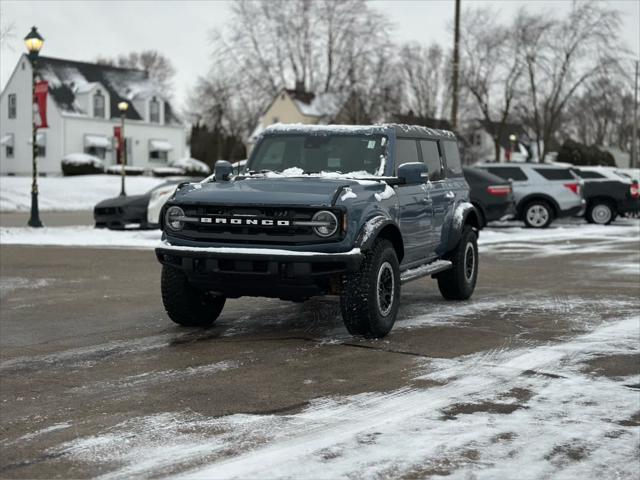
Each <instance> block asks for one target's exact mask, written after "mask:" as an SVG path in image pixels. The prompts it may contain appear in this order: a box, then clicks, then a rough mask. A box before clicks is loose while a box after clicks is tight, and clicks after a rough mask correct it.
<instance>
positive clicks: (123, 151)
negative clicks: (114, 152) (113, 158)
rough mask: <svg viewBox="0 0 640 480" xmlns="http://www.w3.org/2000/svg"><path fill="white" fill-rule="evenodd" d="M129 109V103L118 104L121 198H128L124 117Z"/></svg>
mask: <svg viewBox="0 0 640 480" xmlns="http://www.w3.org/2000/svg"><path fill="white" fill-rule="evenodd" d="M128 108H129V104H128V103H127V102H120V103H119V104H118V110H120V120H121V123H120V142H121V143H120V148H121V150H120V164H121V167H122V168H121V170H120V174H121V175H120V178H121V180H122V183H121V186H120V196H122V197H126V196H127V194H126V193H125V191H124V179H125V177H126V175H127V172H126V169H125V166H126V165H127V142H126V140H125V139H126V137H125V136H124V117H125V116H126V115H127V109H128Z"/></svg>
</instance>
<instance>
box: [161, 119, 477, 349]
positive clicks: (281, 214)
mask: <svg viewBox="0 0 640 480" xmlns="http://www.w3.org/2000/svg"><path fill="white" fill-rule="evenodd" d="M161 219H162V228H163V242H164V244H163V246H162V247H160V248H157V249H156V255H157V257H158V260H159V261H160V262H161V263H162V281H161V288H162V300H163V303H164V307H165V309H166V311H167V313H168V315H169V317H170V318H171V320H173V321H174V322H176V323H178V324H180V325H186V326H209V325H211V324H212V323H213V322H214V321H215V320H216V318H217V317H218V316H219V315H220V313H221V311H222V309H223V307H224V304H225V300H226V299H227V298H237V297H241V296H265V297H274V298H280V299H284V300H292V301H304V300H306V299H308V298H309V297H312V296H315V295H339V296H340V305H341V311H342V317H343V319H344V323H345V325H346V327H347V329H348V331H349V332H350V333H351V334H353V335H364V336H367V337H384V336H385V335H386V334H387V333H389V331H390V330H391V328H392V327H393V324H394V322H395V319H396V315H397V313H398V307H399V301H400V286H401V284H402V283H404V282H408V281H410V280H415V279H417V278H420V277H424V276H427V275H431V276H432V277H433V278H435V279H437V281H438V287H439V289H440V292H441V293H442V295H443V296H444V298H446V299H451V300H465V299H467V298H469V297H470V296H471V294H472V293H473V290H474V288H475V284H476V279H477V276H478V247H477V236H478V227H479V221H478V220H479V218H478V215H477V213H476V211H475V210H474V207H473V206H472V205H471V204H470V203H469V187H468V185H467V183H466V182H465V179H464V177H463V174H462V168H461V165H460V155H459V152H458V146H457V142H456V138H455V136H454V135H453V133H451V132H448V131H443V130H433V129H428V128H424V127H417V126H408V125H395V124H393V125H392V124H385V125H375V126H346V125H345V126H343V125H326V126H324V125H323V126H309V125H280V124H276V125H273V126H271V127H269V128H267V129H265V130H264V132H263V133H262V134H261V136H260V138H259V139H258V141H257V143H256V145H255V148H254V149H253V152H252V153H251V156H250V158H249V161H248V162H247V165H246V167H245V168H244V170H243V171H241V172H240V174H238V175H235V176H234V175H233V170H232V167H231V165H230V164H229V163H228V162H226V161H222V160H221V161H218V162H217V163H216V166H215V173H214V175H212V177H210V178H209V179H206V180H205V181H203V182H201V183H188V184H184V185H181V186H180V187H179V188H178V189H177V191H176V193H175V194H174V196H173V197H172V198H171V199H169V201H168V202H167V204H166V205H165V206H164V207H163V210H162V213H161Z"/></svg>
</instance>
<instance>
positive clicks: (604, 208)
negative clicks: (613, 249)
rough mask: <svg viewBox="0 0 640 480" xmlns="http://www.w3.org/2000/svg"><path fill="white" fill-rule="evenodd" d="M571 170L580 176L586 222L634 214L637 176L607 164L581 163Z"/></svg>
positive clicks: (637, 203) (638, 203)
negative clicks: (603, 165)
mask: <svg viewBox="0 0 640 480" xmlns="http://www.w3.org/2000/svg"><path fill="white" fill-rule="evenodd" d="M573 171H574V172H575V173H576V174H577V175H578V176H579V177H580V178H582V179H583V180H584V197H585V200H586V201H587V209H586V212H585V215H584V217H585V219H586V220H587V222H589V223H597V224H600V225H608V224H610V223H611V222H613V221H614V220H615V219H616V217H617V216H618V215H628V214H630V216H635V215H637V213H638V211H639V210H640V198H639V193H638V190H639V189H638V181H637V180H633V179H632V178H631V177H629V176H628V175H627V174H626V173H624V172H620V171H618V170H617V169H615V168H611V167H583V166H581V167H574V168H573Z"/></svg>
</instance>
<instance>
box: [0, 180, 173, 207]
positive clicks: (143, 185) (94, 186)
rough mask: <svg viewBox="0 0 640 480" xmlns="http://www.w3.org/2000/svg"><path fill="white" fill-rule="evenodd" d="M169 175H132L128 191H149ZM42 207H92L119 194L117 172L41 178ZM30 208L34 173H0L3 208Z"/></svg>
mask: <svg viewBox="0 0 640 480" xmlns="http://www.w3.org/2000/svg"><path fill="white" fill-rule="evenodd" d="M165 181H166V178H154V177H143V176H131V177H127V179H126V191H127V194H129V195H139V194H141V193H146V192H147V191H149V190H151V189H152V188H153V187H155V186H156V185H159V184H160V183H163V182H165ZM38 190H39V192H40V195H39V197H38V202H39V206H40V209H41V210H42V211H43V212H46V211H50V212H52V211H73V210H93V207H94V206H95V204H96V203H98V202H99V201H101V200H104V199H106V198H110V197H116V196H118V195H119V194H120V177H119V176H118V175H78V176H73V177H41V178H38ZM30 208H31V177H7V176H2V177H0V212H26V211H29V209H30Z"/></svg>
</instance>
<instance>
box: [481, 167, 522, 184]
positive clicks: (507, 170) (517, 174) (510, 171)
mask: <svg viewBox="0 0 640 480" xmlns="http://www.w3.org/2000/svg"><path fill="white" fill-rule="evenodd" d="M487 170H488V171H489V173H493V174H494V175H497V176H499V177H500V178H504V179H505V180H514V181H516V182H518V181H526V180H529V179H528V178H527V176H526V175H525V173H524V172H523V171H522V169H521V168H519V167H489V168H487Z"/></svg>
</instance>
